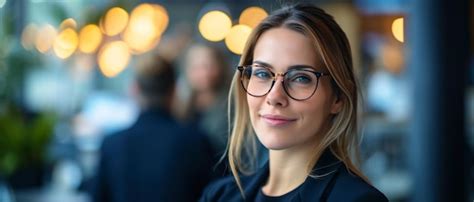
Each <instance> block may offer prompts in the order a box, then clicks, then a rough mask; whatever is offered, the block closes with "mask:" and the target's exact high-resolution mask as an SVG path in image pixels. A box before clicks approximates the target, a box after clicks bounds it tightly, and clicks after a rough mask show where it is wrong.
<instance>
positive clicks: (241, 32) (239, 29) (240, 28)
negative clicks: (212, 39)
mask: <svg viewBox="0 0 474 202" xmlns="http://www.w3.org/2000/svg"><path fill="white" fill-rule="evenodd" d="M251 32H252V28H250V27H249V26H247V25H235V26H233V27H232V29H230V32H229V34H228V35H227V37H226V38H225V45H226V46H227V48H229V50H230V51H232V52H233V53H235V54H238V55H240V54H242V52H243V50H244V48H245V43H247V39H248V38H249V35H250V33H251Z"/></svg>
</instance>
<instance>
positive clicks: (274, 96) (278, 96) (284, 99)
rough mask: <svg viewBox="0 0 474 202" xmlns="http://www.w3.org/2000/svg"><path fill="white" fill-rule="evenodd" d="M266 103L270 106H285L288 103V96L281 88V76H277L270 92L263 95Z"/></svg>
mask: <svg viewBox="0 0 474 202" xmlns="http://www.w3.org/2000/svg"><path fill="white" fill-rule="evenodd" d="M265 99H266V103H267V104H269V105H271V106H277V107H286V106H287V105H288V96H287V95H286V92H285V89H284V88H283V77H280V79H279V77H277V78H276V79H275V83H274V84H273V87H272V88H271V89H270V92H268V94H267V95H266V97H265Z"/></svg>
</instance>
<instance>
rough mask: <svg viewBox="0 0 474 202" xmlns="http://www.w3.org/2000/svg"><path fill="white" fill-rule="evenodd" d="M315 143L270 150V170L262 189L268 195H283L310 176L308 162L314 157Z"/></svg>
mask: <svg viewBox="0 0 474 202" xmlns="http://www.w3.org/2000/svg"><path fill="white" fill-rule="evenodd" d="M312 148H315V147H314V144H308V145H306V146H299V147H298V148H290V149H285V150H270V151H269V152H270V153H269V162H270V171H269V177H268V180H267V182H266V184H265V185H264V186H263V188H262V191H263V193H265V194H266V195H268V196H281V195H284V194H286V193H288V192H290V191H292V190H293V189H296V188H297V187H298V186H299V185H301V184H303V183H304V181H305V180H306V178H307V177H308V174H309V170H308V166H309V164H308V162H311V160H312V159H313V158H314V150H313V149H312Z"/></svg>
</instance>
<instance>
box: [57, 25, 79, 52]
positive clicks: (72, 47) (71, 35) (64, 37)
mask: <svg viewBox="0 0 474 202" xmlns="http://www.w3.org/2000/svg"><path fill="white" fill-rule="evenodd" d="M78 43H79V38H78V37H77V33H76V31H74V30H73V29H71V28H67V29H65V30H63V31H61V33H59V34H58V36H57V37H56V39H55V40H54V44H53V50H54V53H55V54H56V56H58V57H59V58H61V59H66V58H68V57H69V56H71V55H72V54H73V53H74V51H76V49H77V45H78Z"/></svg>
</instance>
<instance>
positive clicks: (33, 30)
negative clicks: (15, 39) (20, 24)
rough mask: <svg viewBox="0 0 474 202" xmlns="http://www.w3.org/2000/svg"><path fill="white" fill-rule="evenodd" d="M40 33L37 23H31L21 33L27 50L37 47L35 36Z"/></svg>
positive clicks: (22, 43) (23, 44) (22, 41)
mask: <svg viewBox="0 0 474 202" xmlns="http://www.w3.org/2000/svg"><path fill="white" fill-rule="evenodd" d="M37 34H38V26H36V25H35V24H29V25H27V26H26V27H25V28H24V29H23V32H22V33H21V45H22V46H23V48H25V49H26V50H31V49H33V48H34V47H35V38H36V35H37Z"/></svg>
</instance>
